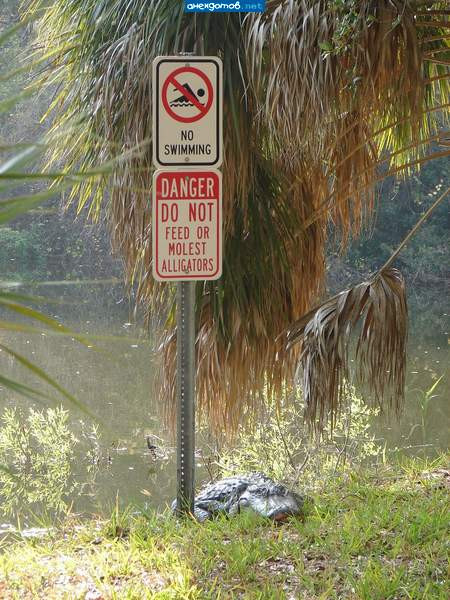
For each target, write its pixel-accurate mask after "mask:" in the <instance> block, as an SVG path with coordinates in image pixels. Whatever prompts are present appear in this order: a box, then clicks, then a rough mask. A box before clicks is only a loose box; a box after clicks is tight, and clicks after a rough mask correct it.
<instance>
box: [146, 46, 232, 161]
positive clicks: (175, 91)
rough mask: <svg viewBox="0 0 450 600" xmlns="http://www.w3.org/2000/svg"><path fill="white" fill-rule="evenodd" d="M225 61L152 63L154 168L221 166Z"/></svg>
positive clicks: (182, 58) (178, 59) (198, 59)
mask: <svg viewBox="0 0 450 600" xmlns="http://www.w3.org/2000/svg"><path fill="white" fill-rule="evenodd" d="M222 96H223V91H222V61H221V60H220V59H219V58H217V57H216V56H202V57H194V56H160V57H158V58H156V59H155V60H154V62H153V136H154V141H153V162H154V163H155V165H157V166H158V167H206V166H208V167H218V166H219V165H220V164H221V163H222Z"/></svg>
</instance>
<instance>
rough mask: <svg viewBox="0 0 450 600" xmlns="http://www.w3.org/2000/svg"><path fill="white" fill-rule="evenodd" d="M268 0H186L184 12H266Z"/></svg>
mask: <svg viewBox="0 0 450 600" xmlns="http://www.w3.org/2000/svg"><path fill="white" fill-rule="evenodd" d="M265 8H266V0H218V1H216V2H197V1H195V2H194V1H192V0H184V12H187V13H189V12H195V13H198V12H222V13H223V12H264V10H265Z"/></svg>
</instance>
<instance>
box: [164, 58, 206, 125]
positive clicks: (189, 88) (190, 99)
mask: <svg viewBox="0 0 450 600" xmlns="http://www.w3.org/2000/svg"><path fill="white" fill-rule="evenodd" d="M188 79H189V80H188ZM213 96H214V91H213V86H212V84H211V81H210V80H209V78H208V77H207V76H206V75H205V74H204V73H203V72H202V71H201V70H200V69H196V68H195V67H181V68H179V69H175V70H174V71H172V72H171V73H170V74H169V75H168V76H167V78H166V80H165V81H164V84H163V87H162V103H163V106H164V108H165V110H166V112H167V114H168V115H169V116H170V117H171V118H172V119H175V120H176V121H179V122H181V123H194V122H195V121H199V120H200V119H202V118H203V117H204V116H205V115H206V114H207V113H208V111H209V109H210V108H211V106H212V103H213Z"/></svg>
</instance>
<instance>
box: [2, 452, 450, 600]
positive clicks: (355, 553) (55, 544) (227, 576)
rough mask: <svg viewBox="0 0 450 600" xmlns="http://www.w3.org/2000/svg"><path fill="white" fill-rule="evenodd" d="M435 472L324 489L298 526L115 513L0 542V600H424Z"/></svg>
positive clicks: (436, 572) (444, 559)
mask: <svg viewBox="0 0 450 600" xmlns="http://www.w3.org/2000/svg"><path fill="white" fill-rule="evenodd" d="M444 467H445V458H442V459H441V460H440V461H439V462H435V463H433V464H431V465H430V464H428V465H425V464H424V463H419V462H415V463H412V462H411V463H408V465H406V466H405V467H404V468H401V467H397V468H395V469H394V468H393V467H390V468H388V467H385V468H383V470H382V471H380V470H378V472H377V473H369V472H366V473H364V474H359V475H352V476H350V477H346V478H345V479H343V478H340V479H337V480H335V481H334V482H330V485H329V486H328V487H327V490H326V492H323V493H321V494H320V495H318V496H316V497H315V498H314V505H313V506H312V507H311V509H310V511H309V514H307V515H306V518H305V519H304V520H303V521H302V520H295V519H292V520H291V521H289V522H288V523H286V524H284V525H281V526H276V525H275V524H273V523H269V522H267V521H266V520H264V519H262V518H259V517H257V516H255V515H251V514H241V515H237V516H236V517H233V518H232V519H226V518H220V519H217V520H215V521H210V522H207V523H204V524H199V523H196V522H192V521H177V520H176V519H175V518H174V517H173V516H172V515H171V514H170V513H168V512H167V513H164V514H162V515H161V514H159V515H158V514H155V513H145V514H144V513H140V514H135V513H133V511H130V510H128V511H127V512H126V513H119V511H118V510H117V509H116V510H114V514H113V515H112V517H111V519H110V520H109V521H106V522H105V521H96V520H92V521H79V520H77V519H76V518H75V517H73V516H68V517H66V519H65V520H64V521H63V522H62V524H61V526H60V527H59V528H57V529H55V530H54V531H53V532H51V533H50V534H49V535H48V536H46V537H45V538H41V539H38V540H36V539H35V540H22V539H17V538H16V539H11V538H10V539H9V540H5V541H4V542H3V554H2V555H1V556H0V597H1V598H17V599H20V600H22V599H28V598H30V599H33V600H34V599H36V598H39V599H40V598H42V599H44V598H45V599H47V598H70V599H72V598H73V599H75V598H89V599H90V600H95V599H97V600H100V599H106V598H111V599H113V598H120V599H122V598H123V599H130V600H131V599H136V600H141V599H145V598H152V599H170V598H175V599H183V598H184V599H201V600H208V599H211V600H213V599H214V600H216V599H228V598H248V599H254V600H269V599H273V600H275V599H276V600H283V599H285V600H288V599H291V598H304V599H336V600H337V599H338V598H339V599H340V598H346V599H347V598H348V599H363V600H387V599H389V598H392V599H394V598H395V599H400V598H402V599H403V598H405V599H414V600H420V599H424V600H428V599H430V598H436V599H442V600H446V599H447V598H448V592H449V589H448V587H446V581H448V580H447V579H446V578H447V576H448V540H449V535H448V534H449V525H450V522H449V511H448V506H449V490H450V487H449V479H450V477H449V472H448V471H446V470H445V468H444Z"/></svg>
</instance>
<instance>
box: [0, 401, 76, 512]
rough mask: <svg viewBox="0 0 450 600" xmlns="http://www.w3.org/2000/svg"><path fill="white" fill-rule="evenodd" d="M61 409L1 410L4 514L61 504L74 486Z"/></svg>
mask: <svg viewBox="0 0 450 600" xmlns="http://www.w3.org/2000/svg"><path fill="white" fill-rule="evenodd" d="M67 417H68V413H67V411H65V410H64V409H63V408H55V409H52V408H49V409H47V410H46V411H38V410H34V409H32V408H30V409H29V412H28V415H25V414H24V413H23V411H22V410H19V409H16V408H7V409H5V411H4V413H3V416H2V417H1V421H2V427H1V429H0V463H1V464H2V466H4V467H6V469H2V470H1V471H0V498H1V509H2V512H3V513H5V514H7V515H12V514H14V513H17V512H20V511H24V512H31V511H38V512H39V510H41V509H42V508H44V509H52V510H54V511H56V512H59V511H62V510H64V509H66V508H67V504H66V499H67V497H68V495H70V494H71V493H72V492H73V491H74V490H75V487H76V484H75V482H74V480H73V479H72V475H71V473H72V465H73V462H74V447H75V444H76V438H75V436H74V435H73V434H72V433H71V432H70V430H69V428H68V426H67Z"/></svg>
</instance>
